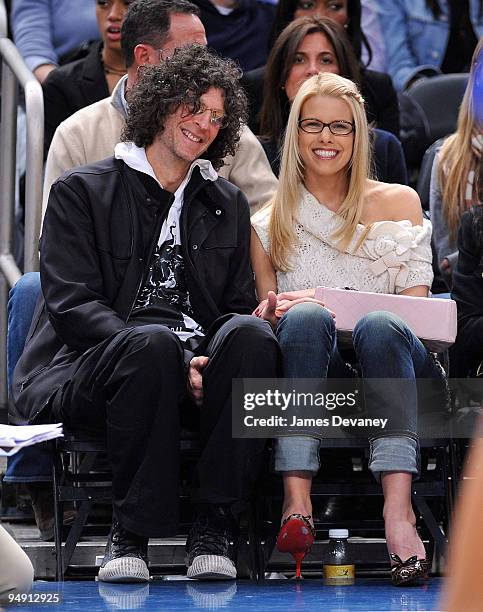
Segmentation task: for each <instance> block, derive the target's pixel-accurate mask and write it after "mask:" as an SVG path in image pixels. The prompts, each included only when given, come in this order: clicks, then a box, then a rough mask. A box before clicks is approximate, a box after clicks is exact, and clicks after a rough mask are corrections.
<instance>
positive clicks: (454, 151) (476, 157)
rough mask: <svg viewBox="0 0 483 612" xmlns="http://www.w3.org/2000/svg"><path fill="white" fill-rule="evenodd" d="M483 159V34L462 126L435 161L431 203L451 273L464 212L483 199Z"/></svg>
mask: <svg viewBox="0 0 483 612" xmlns="http://www.w3.org/2000/svg"><path fill="white" fill-rule="evenodd" d="M482 160H483V38H480V41H479V43H478V45H477V47H476V49H475V52H474V54H473V59H472V63H471V71H470V76H469V79H468V85H467V87H466V92H465V95H464V97H463V101H462V103H461V107H460V111H459V115H458V127H457V129H456V132H455V133H454V134H451V136H449V137H448V138H447V139H446V140H445V141H444V143H443V145H442V147H441V149H440V151H439V153H438V154H437V155H436V157H435V159H434V162H433V170H432V173H431V190H430V198H429V207H430V212H431V222H432V224H433V228H434V244H435V247H436V253H437V256H438V264H439V266H440V268H441V270H442V271H443V272H445V273H447V274H449V275H450V274H451V272H452V266H451V263H450V262H451V261H454V260H455V255H456V254H457V249H456V233H457V230H458V226H459V222H460V218H461V215H462V214H463V212H464V211H465V210H467V209H468V208H471V206H473V205H475V204H478V203H479V195H478V192H479V189H480V188H481V185H482V163H483V162H482Z"/></svg>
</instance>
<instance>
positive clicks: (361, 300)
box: [315, 287, 456, 353]
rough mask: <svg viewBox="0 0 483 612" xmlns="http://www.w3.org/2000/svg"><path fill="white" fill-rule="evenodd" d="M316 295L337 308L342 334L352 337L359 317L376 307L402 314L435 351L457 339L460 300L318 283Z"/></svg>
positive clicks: (344, 338) (335, 309)
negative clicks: (352, 288)
mask: <svg viewBox="0 0 483 612" xmlns="http://www.w3.org/2000/svg"><path fill="white" fill-rule="evenodd" d="M315 297H316V299H318V300H321V301H322V302H324V304H325V306H326V307H327V308H328V309H329V310H333V311H334V312H335V315H336V317H335V325H336V328H337V336H338V338H339V339H340V340H341V341H342V342H343V343H344V342H351V341H352V330H353V329H354V326H355V324H356V323H357V321H359V319H361V318H362V317H363V316H364V315H366V314H369V313H370V312H374V311H375V310H384V311H386V312H391V313H393V314H395V315H397V316H399V317H400V318H401V319H402V320H403V321H404V322H405V323H406V324H407V325H408V326H409V327H410V329H411V330H412V331H413V332H414V334H415V335H416V336H417V337H418V338H419V339H420V340H421V341H422V342H423V344H424V345H425V346H426V347H427V348H428V349H429V350H430V351H432V352H435V353H439V352H441V351H444V350H445V349H447V348H448V347H450V346H451V345H452V344H453V343H454V341H455V339H456V302H455V301H454V300H444V299H437V298H423V297H411V296H408V295H388V294H385V293H370V292H368V291H353V290H351V289H331V288H329V287H317V289H316V291H315Z"/></svg>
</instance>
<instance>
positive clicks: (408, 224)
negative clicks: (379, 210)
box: [301, 185, 430, 232]
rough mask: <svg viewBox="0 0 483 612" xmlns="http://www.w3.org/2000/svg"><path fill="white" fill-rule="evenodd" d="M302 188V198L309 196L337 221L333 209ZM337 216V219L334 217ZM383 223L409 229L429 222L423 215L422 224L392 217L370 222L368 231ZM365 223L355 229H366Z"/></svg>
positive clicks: (305, 188)
mask: <svg viewBox="0 0 483 612" xmlns="http://www.w3.org/2000/svg"><path fill="white" fill-rule="evenodd" d="M301 188H302V199H304V198H307V197H308V198H309V199H310V200H312V202H313V203H314V204H316V205H317V206H320V207H321V208H322V210H323V211H324V212H326V213H327V215H328V217H330V218H332V219H333V220H334V221H337V219H340V216H339V215H338V214H337V213H336V212H334V211H333V210H330V208H327V206H326V205H325V204H324V203H323V202H319V200H318V199H317V198H316V197H315V196H314V194H313V193H312V192H310V191H309V190H308V189H307V187H305V185H301ZM336 217H337V219H336ZM384 223H395V224H397V225H402V227H404V228H405V229H409V228H416V229H418V228H420V229H421V230H423V229H424V226H425V225H426V226H427V224H428V223H430V221H429V219H426V218H425V217H423V224H422V225H421V224H418V225H413V223H412V221H411V220H410V219H399V220H398V221H394V220H393V219H385V220H383V221H374V222H373V223H370V224H369V225H370V227H371V229H370V232H372V230H373V229H374V228H375V227H377V226H380V225H381V224H384ZM367 227H368V226H367V225H365V224H364V223H358V224H357V229H358V230H359V231H366V229H367Z"/></svg>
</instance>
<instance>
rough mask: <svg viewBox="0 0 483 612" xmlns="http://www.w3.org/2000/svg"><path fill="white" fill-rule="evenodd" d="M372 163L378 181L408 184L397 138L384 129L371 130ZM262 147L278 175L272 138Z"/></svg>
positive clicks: (400, 146) (278, 165) (278, 160)
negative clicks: (372, 141)
mask: <svg viewBox="0 0 483 612" xmlns="http://www.w3.org/2000/svg"><path fill="white" fill-rule="evenodd" d="M373 137H374V145H373V165H374V171H375V175H376V178H377V180H378V181H382V182H384V183H399V184H400V185H407V184H408V173H407V169H406V162H405V160H404V152H403V148H402V145H401V143H400V142H399V140H398V139H397V138H396V137H395V136H394V134H391V132H386V131H384V130H378V129H374V130H373ZM260 142H261V144H262V147H263V149H264V151H265V153H266V155H267V157H268V161H269V162H270V165H271V167H272V170H273V173H274V174H275V176H277V177H278V175H279V172H280V151H279V149H278V146H277V143H275V142H274V141H273V140H271V141H263V140H262V139H260Z"/></svg>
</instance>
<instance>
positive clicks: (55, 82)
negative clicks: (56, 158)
mask: <svg viewBox="0 0 483 612" xmlns="http://www.w3.org/2000/svg"><path fill="white" fill-rule="evenodd" d="M101 50H102V42H94V43H92V44H91V45H90V46H89V52H88V54H87V55H86V56H85V57H83V58H82V59H79V60H76V61H75V62H71V63H69V64H65V65H64V66H61V67H60V68H56V69H55V70H52V72H51V73H50V74H49V76H48V77H47V78H46V79H45V81H44V83H43V84H42V89H43V92H44V118H45V125H44V159H45V158H47V153H48V151H49V147H50V143H51V142H52V138H53V136H54V132H55V130H56V129H57V127H58V126H59V125H60V124H61V123H62V121H64V120H65V119H67V117H70V116H71V115H73V114H74V113H75V112H77V111H78V110H80V109H81V108H84V107H85V106H89V104H94V102H97V101H98V100H102V99H103V98H107V97H108V96H109V88H108V86H107V81H106V75H105V74H104V66H103V64H102V61H101Z"/></svg>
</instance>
